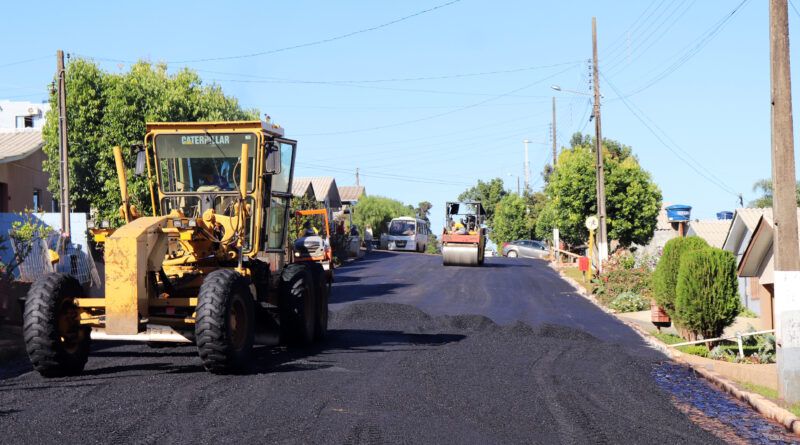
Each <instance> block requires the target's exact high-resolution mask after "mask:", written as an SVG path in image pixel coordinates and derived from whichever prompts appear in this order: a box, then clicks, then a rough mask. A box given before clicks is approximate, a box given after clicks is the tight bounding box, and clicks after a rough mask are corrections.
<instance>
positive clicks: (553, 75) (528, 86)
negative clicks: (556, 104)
mask: <svg viewBox="0 0 800 445" xmlns="http://www.w3.org/2000/svg"><path fill="white" fill-rule="evenodd" d="M570 69H572V67H567V68H566V69H564V70H561V71H559V72H557V73H555V74H551V75H549V76H546V77H543V78H541V79H539V80H536V81H534V82H532V83H529V84H527V85H523V86H521V87H519V88H515V89H513V90H510V91H508V92H506V93H503V94H500V95H497V96H494V97H490V98H488V99H485V100H482V101H480V102H476V103H473V104H470V105H466V106H463V107H459V108H455V109H452V110H449V111H445V112H442V113H437V114H433V115H430V116H425V117H422V118H418V119H411V120H407V121H402V122H395V123H392V124H386V125H379V126H375V127H368V128H359V129H353V130H344V131H334V132H327V133H308V134H303V135H298V136H333V135H340V134H352V133H361V132H367V131H374V130H382V129H384V128H392V127H399V126H402V125H408V124H414V123H418V122H424V121H428V120H431V119H435V118H438V117H442V116H446V115H449V114H453V113H457V112H459V111H464V110H468V109H470V108H475V107H478V106H480V105H483V104H485V103H487V102H491V101H493V100H497V99H500V98H502V97H506V96H509V95H511V94H514V93H516V92H519V91H522V90H524V89H527V88H530V87H532V86H534V85H536V84H539V83H541V82H544V81H545V80H548V79H550V78H553V77H555V76H557V75H559V74H562V73H564V72H566V71H568V70H570Z"/></svg>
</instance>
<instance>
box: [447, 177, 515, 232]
mask: <svg viewBox="0 0 800 445" xmlns="http://www.w3.org/2000/svg"><path fill="white" fill-rule="evenodd" d="M506 193H507V192H506V190H505V189H504V188H503V180H502V179H500V178H494V179H492V180H491V181H489V182H483V181H481V180H480V179H479V180H478V184H477V185H476V186H474V187H471V188H470V189H468V190H465V191H464V192H463V193H461V194H460V195H458V200H459V201H480V202H481V204H482V205H483V208H484V210H485V211H486V224H487V225H489V226H491V225H492V221H494V211H495V207H496V206H497V203H499V202H500V200H501V199H503V196H505V195H506Z"/></svg>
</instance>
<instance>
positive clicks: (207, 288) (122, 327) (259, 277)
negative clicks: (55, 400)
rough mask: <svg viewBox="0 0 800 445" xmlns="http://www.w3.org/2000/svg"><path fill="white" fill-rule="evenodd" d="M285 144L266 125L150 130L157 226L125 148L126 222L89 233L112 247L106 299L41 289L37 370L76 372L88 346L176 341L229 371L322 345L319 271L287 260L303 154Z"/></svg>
mask: <svg viewBox="0 0 800 445" xmlns="http://www.w3.org/2000/svg"><path fill="white" fill-rule="evenodd" d="M283 136H284V132H283V129H282V128H280V127H278V126H276V125H273V124H269V123H266V122H261V121H245V122H203V123H148V124H147V134H146V136H145V138H144V145H143V147H144V148H143V150H142V151H140V152H139V153H137V157H136V160H137V162H136V165H137V167H136V172H137V174H141V175H143V176H144V175H146V176H147V178H148V180H149V195H150V199H151V201H152V205H153V215H152V216H142V215H141V214H140V211H139V210H138V209H136V208H135V206H132V205H131V204H130V201H129V197H128V192H127V179H126V177H125V168H124V165H123V160H122V156H121V154H120V150H119V148H118V147H115V148H114V151H115V153H114V154H115V160H116V164H117V165H116V166H117V172H118V176H119V184H120V191H121V195H122V201H123V202H122V206H121V208H120V214H121V216H122V217H123V218H124V220H125V224H124V225H122V226H121V227H118V228H116V229H113V228H111V227H110V224H109V223H108V222H107V221H103V222H100V223H98V222H96V221H95V222H93V224H90V228H93V230H92V232H93V234H94V236H95V240H96V241H97V242H98V243H101V244H103V245H104V263H105V277H104V287H105V290H104V297H103V298H88V297H87V296H86V295H85V294H84V291H83V289H82V288H81V286H80V285H79V283H78V281H77V280H76V279H75V278H73V277H71V276H69V275H65V274H49V275H46V276H44V277H43V278H41V279H40V280H38V281H37V282H35V283H34V284H33V286H32V287H31V289H30V292H29V293H28V296H27V301H26V304H25V314H24V336H25V341H26V348H27V351H28V355H29V356H30V359H31V362H32V363H33V366H34V368H35V369H36V370H37V371H38V372H39V373H40V374H42V375H44V376H48V377H49V376H63V375H72V374H77V373H80V372H81V371H82V370H83V368H84V366H85V364H86V361H87V358H88V355H89V344H90V341H91V340H132V341H148V342H165V341H174V342H193V343H195V344H196V345H197V350H198V353H199V356H200V359H201V361H202V364H203V366H204V367H205V368H206V369H207V370H208V371H211V372H214V373H228V372H233V371H236V370H239V369H241V368H243V367H244V366H246V364H247V363H248V361H249V359H250V358H251V352H252V349H253V345H254V343H255V342H259V343H267V344H275V343H277V342H278V341H280V342H282V343H289V344H295V345H301V346H302V345H308V344H310V343H312V342H313V341H315V340H322V339H323V338H324V336H325V334H326V331H327V319H328V292H329V289H330V288H329V286H326V283H325V278H324V270H323V267H322V265H321V264H319V263H317V262H313V261H310V262H292V257H290V256H287V250H288V248H287V238H288V237H287V225H288V219H289V212H288V211H287V209H288V208H289V203H290V199H291V197H292V194H291V183H292V175H293V170H294V159H295V148H296V142H295V141H293V140H290V139H285V138H284V137H283Z"/></svg>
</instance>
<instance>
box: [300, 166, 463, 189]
mask: <svg viewBox="0 0 800 445" xmlns="http://www.w3.org/2000/svg"><path fill="white" fill-rule="evenodd" d="M297 165H301V166H305V167H311V168H315V169H319V170H327V171H334V172H343V173H352V169H346V168H337V167H331V166H326V165H316V164H309V163H306V162H297ZM358 174H359V176H366V177H373V178H380V179H392V180H402V181H406V182H412V183H421V184H436V185H458V186H464V185H465V186H469V185H473V184H471V183H468V182H460V181H447V180H441V179H431V178H423V177H418V176H405V175H397V174H393V173H384V172H376V173H364V172H362V171H360V170H359V172H358Z"/></svg>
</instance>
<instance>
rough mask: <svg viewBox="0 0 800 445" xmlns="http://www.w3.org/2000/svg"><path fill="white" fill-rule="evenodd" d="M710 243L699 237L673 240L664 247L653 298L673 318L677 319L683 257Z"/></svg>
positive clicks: (658, 266)
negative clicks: (679, 280) (676, 301)
mask: <svg viewBox="0 0 800 445" xmlns="http://www.w3.org/2000/svg"><path fill="white" fill-rule="evenodd" d="M707 247H708V243H706V242H705V240H704V239H702V238H700V237H698V236H687V237H681V238H673V239H671V240H669V241H667V243H666V244H665V245H664V250H663V253H662V254H661V259H660V260H659V261H658V265H657V266H656V271H655V272H654V273H653V298H654V299H655V300H656V304H658V305H659V306H661V307H662V308H664V310H665V311H666V312H667V314H669V316H670V317H671V318H673V319H674V318H676V317H675V298H676V296H677V293H676V286H677V284H678V271H679V269H680V265H681V257H682V256H683V255H684V254H685V253H686V252H691V251H694V250H698V249H703V248H707Z"/></svg>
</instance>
